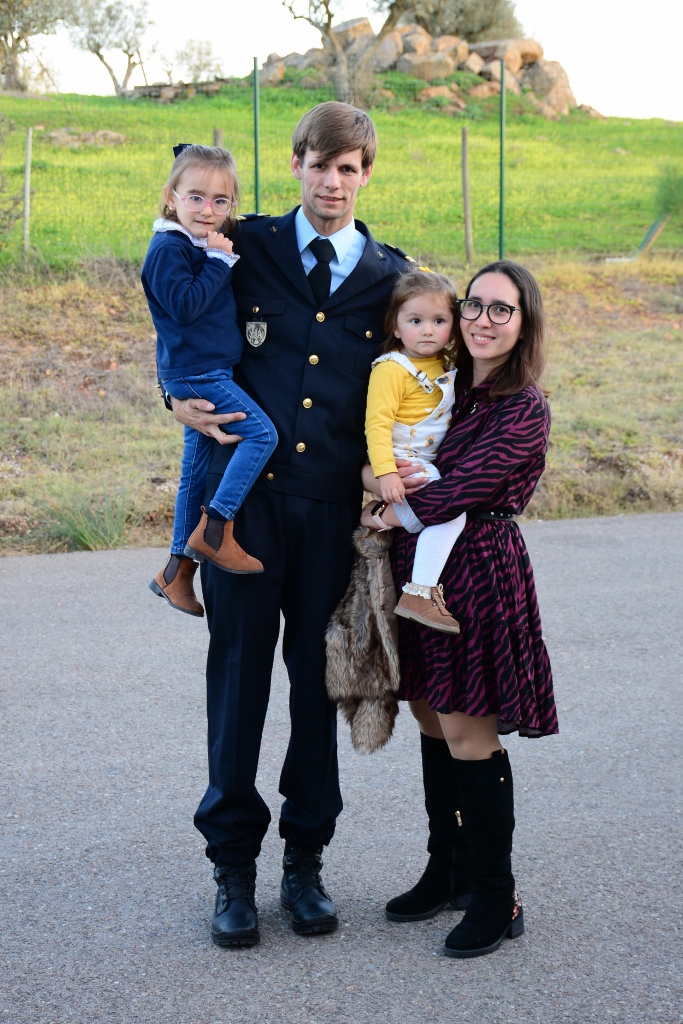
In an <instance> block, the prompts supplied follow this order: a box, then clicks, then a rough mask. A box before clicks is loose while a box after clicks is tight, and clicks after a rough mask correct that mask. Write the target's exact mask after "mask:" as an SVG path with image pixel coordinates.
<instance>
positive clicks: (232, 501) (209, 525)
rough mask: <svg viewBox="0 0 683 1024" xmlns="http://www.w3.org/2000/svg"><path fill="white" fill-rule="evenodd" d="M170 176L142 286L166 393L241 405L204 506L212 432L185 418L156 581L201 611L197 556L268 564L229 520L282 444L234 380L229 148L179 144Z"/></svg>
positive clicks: (171, 598)
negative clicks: (231, 443) (165, 548)
mask: <svg viewBox="0 0 683 1024" xmlns="http://www.w3.org/2000/svg"><path fill="white" fill-rule="evenodd" d="M174 152H175V153H176V159H175V162H174V164H173V167H172V168H171V173H170V175H169V178H168V181H167V182H166V184H165V185H164V188H163V192H162V197H161V203H160V211H161V218H160V219H159V220H156V221H155V222H154V235H153V237H152V241H151V243H150V246H149V250H148V252H147V256H146V258H145V262H144V266H143V268H142V286H143V288H144V290H145V295H146V296H147V302H148V303H149V309H150V313H151V314H152V320H153V321H154V326H155V328H156V331H157V372H158V376H159V382H160V384H161V387H162V388H163V390H164V392H165V395H166V396H167V399H168V398H177V399H181V400H182V399H187V398H201V399H204V400H206V401H208V402H211V403H212V404H213V406H214V410H213V411H214V412H215V413H217V414H222V413H241V414H243V417H244V418H243V419H242V421H241V422H240V423H239V426H238V427H237V430H238V432H239V435H240V436H241V437H242V438H243V440H242V441H241V442H240V443H239V444H238V445H235V449H234V453H233V456H232V458H231V460H230V462H229V463H228V466H227V469H226V470H225V473H224V474H223V479H222V481H221V482H220V484H219V485H218V489H217V491H216V494H215V496H214V497H213V498H212V500H211V503H210V505H209V508H208V509H204V507H203V506H202V499H203V496H204V490H205V483H206V473H207V469H208V464H209V457H210V452H211V446H212V438H211V437H208V436H206V435H204V434H200V433H199V432H198V431H196V430H193V429H191V428H190V427H185V443H184V453H183V460H182V466H181V472H180V483H179V486H178V495H177V498H176V505H175V518H174V524H173V541H172V544H171V555H170V558H169V560H168V562H167V564H166V567H165V568H164V569H162V570H160V572H159V573H157V575H156V576H155V578H154V579H153V580H152V582H151V583H150V585H149V586H150V590H152V591H153V592H154V593H155V594H157V595H158V596H159V597H163V598H165V600H166V601H168V603H169V604H170V605H171V607H172V608H176V609H177V610H178V611H182V612H186V613H187V614H189V615H197V616H203V614H204V609H203V607H202V605H201V604H200V602H199V601H198V600H197V598H196V595H195V593H194V586H193V580H194V575H195V572H196V569H197V564H196V563H197V562H202V561H204V560H206V561H209V562H211V563H212V565H215V566H217V567H218V568H219V569H223V570H224V571H226V572H233V573H240V574H246V573H254V572H263V565H262V564H261V562H259V560H258V559H257V558H253V557H252V556H251V555H248V554H247V553H246V552H245V551H243V550H242V548H241V547H240V546H239V544H238V543H237V541H236V540H235V538H234V536H233V520H234V518H235V515H236V513H237V510H238V509H239V507H240V505H241V504H242V502H243V501H244V499H245V497H246V495H247V493H248V492H249V490H250V488H251V486H252V484H253V483H254V482H255V480H256V479H257V477H258V475H259V474H260V472H261V471H262V469H263V467H264V466H265V464H266V462H267V461H268V459H269V458H270V456H271V455H272V453H273V451H274V449H275V446H276V444H277V433H276V431H275V427H274V426H273V424H272V423H271V421H270V420H269V418H268V417H267V416H266V414H265V413H264V412H263V410H262V409H260V408H259V407H258V406H257V405H256V403H255V402H253V401H252V400H251V398H249V396H248V395H247V394H245V392H244V391H243V390H242V389H241V388H239V387H238V386H237V385H236V384H235V383H234V381H233V379H232V368H233V366H234V365H235V364H236V363H237V362H239V360H240V357H241V355H242V347H243V339H242V334H241V332H240V330H239V328H238V326H237V316H236V314H237V310H236V306H235V299H234V296H233V293H232V287H231V284H230V281H231V277H232V268H233V266H234V265H235V263H236V262H237V260H238V259H239V256H236V255H235V254H234V253H233V251H232V242H231V241H230V240H229V239H228V238H227V237H226V235H227V233H228V231H229V230H230V228H231V227H232V226H233V224H234V220H235V217H234V209H235V207H236V205H237V202H238V199H239V186H238V182H237V171H236V168H235V163H234V160H233V158H232V156H231V155H230V153H229V152H228V151H227V150H225V149H220V148H218V147H210V146H182V147H180V146H179V147H176V150H175V151H174Z"/></svg>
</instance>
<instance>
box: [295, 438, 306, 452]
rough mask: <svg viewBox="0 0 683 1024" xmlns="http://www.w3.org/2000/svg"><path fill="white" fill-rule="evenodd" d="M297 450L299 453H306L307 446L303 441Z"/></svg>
mask: <svg viewBox="0 0 683 1024" xmlns="http://www.w3.org/2000/svg"><path fill="white" fill-rule="evenodd" d="M296 450H297V451H298V452H305V451H306V445H305V444H304V443H303V441H299V443H298V445H297V446H296Z"/></svg>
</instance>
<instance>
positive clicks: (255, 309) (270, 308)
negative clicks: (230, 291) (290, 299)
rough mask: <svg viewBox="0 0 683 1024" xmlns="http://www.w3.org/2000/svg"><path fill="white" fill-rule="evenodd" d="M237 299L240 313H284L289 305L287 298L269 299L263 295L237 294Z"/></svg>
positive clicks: (260, 314) (266, 314)
mask: <svg viewBox="0 0 683 1024" xmlns="http://www.w3.org/2000/svg"><path fill="white" fill-rule="evenodd" d="M235 301H236V303H237V308H238V310H239V311H240V313H247V314H249V315H252V314H253V315H254V316H262V315H265V316H269V315H273V314H278V313H284V311H285V307H286V305H287V300H286V299H280V298H277V299H269V298H267V297H266V296H263V295H236V296H235Z"/></svg>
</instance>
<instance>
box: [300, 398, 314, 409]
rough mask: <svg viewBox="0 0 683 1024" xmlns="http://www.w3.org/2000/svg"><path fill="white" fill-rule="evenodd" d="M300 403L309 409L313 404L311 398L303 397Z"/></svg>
mask: <svg viewBox="0 0 683 1024" xmlns="http://www.w3.org/2000/svg"><path fill="white" fill-rule="evenodd" d="M302 405H303V407H304V409H310V408H311V406H312V405H313V399H312V398H304V400H303V402H302Z"/></svg>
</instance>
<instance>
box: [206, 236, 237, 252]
mask: <svg viewBox="0 0 683 1024" xmlns="http://www.w3.org/2000/svg"><path fill="white" fill-rule="evenodd" d="M206 247H207V249H222V250H223V252H228V253H231V252H232V242H231V241H230V239H229V238H226V237H225V235H223V234H221V232H220V231H209V234H208V236H207V239H206Z"/></svg>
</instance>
